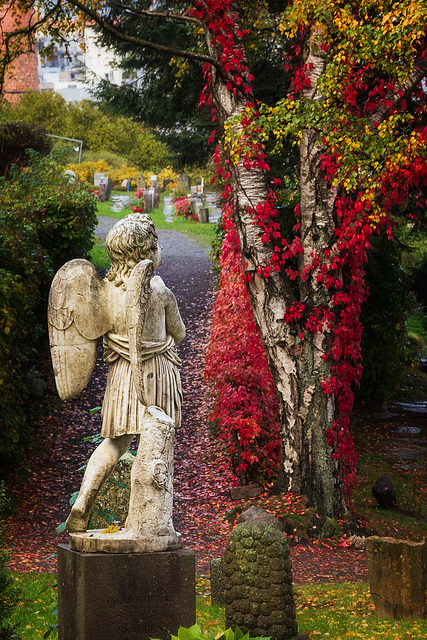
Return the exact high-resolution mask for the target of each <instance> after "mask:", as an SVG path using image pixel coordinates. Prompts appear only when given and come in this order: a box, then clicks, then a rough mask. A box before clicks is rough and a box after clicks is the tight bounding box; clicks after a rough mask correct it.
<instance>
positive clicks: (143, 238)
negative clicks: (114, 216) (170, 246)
mask: <svg viewBox="0 0 427 640" xmlns="http://www.w3.org/2000/svg"><path fill="white" fill-rule="evenodd" d="M157 245H158V238H157V233H156V229H155V226H154V223H153V221H152V219H151V218H150V216H149V215H147V214H146V213H142V214H141V213H132V214H130V215H128V216H126V217H125V218H123V220H120V221H119V222H117V223H116V224H115V225H114V227H112V228H111V229H110V231H109V232H108V235H107V238H106V240H105V248H106V249H107V253H108V255H109V256H110V259H111V268H110V270H109V271H108V273H107V275H106V276H105V277H106V278H107V279H108V280H110V281H111V282H113V283H114V284H115V285H116V287H120V286H124V287H125V280H127V278H128V277H129V276H130V274H131V272H132V269H133V268H134V267H135V266H136V265H137V264H138V262H141V260H147V259H151V258H152V256H153V253H156V251H157Z"/></svg>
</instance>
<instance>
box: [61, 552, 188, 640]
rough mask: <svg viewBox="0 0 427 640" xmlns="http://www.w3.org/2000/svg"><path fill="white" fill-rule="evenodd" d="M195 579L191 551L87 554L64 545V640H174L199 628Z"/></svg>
mask: <svg viewBox="0 0 427 640" xmlns="http://www.w3.org/2000/svg"><path fill="white" fill-rule="evenodd" d="M195 579H196V573H195V556H194V552H192V551H188V550H186V549H179V550H177V551H163V552H151V553H83V552H81V551H73V550H71V549H70V548H69V546H68V545H59V546H58V637H59V640H101V639H102V638H111V639H112V640H120V638H126V640H149V638H160V639H161V640H170V634H171V633H172V634H174V635H177V633H178V629H179V627H180V626H183V627H190V626H191V625H193V624H195V622H196V588H195Z"/></svg>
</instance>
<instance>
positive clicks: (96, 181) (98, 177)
mask: <svg viewBox="0 0 427 640" xmlns="http://www.w3.org/2000/svg"><path fill="white" fill-rule="evenodd" d="M106 177H107V174H106V173H95V174H94V176H93V184H94V186H95V187H99V184H100V182H101V179H102V178H106Z"/></svg>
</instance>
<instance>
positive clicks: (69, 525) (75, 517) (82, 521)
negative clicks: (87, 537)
mask: <svg viewBox="0 0 427 640" xmlns="http://www.w3.org/2000/svg"><path fill="white" fill-rule="evenodd" d="M65 528H66V529H67V531H68V533H82V532H84V531H86V529H87V521H86V518H84V517H83V514H82V513H79V512H78V511H77V510H73V509H72V510H71V513H70V515H69V516H68V518H67V519H66V521H65Z"/></svg>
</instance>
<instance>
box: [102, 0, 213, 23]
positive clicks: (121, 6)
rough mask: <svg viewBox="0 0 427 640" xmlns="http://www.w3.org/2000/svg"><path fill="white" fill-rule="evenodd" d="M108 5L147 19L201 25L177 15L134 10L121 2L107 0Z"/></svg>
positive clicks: (196, 21) (195, 19) (187, 17)
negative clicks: (162, 19) (161, 19)
mask: <svg viewBox="0 0 427 640" xmlns="http://www.w3.org/2000/svg"><path fill="white" fill-rule="evenodd" d="M108 4H111V5H113V6H115V7H117V8H119V9H124V10H125V11H129V13H133V14H134V15H141V16H147V17H148V18H165V19H166V20H173V21H175V22H190V23H193V24H197V25H200V24H201V23H200V20H197V18H192V17H191V16H185V15H180V14H178V13H162V12H159V11H148V10H147V9H135V8H134V7H130V6H128V5H126V4H122V3H121V2H115V1H114V0H108Z"/></svg>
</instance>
